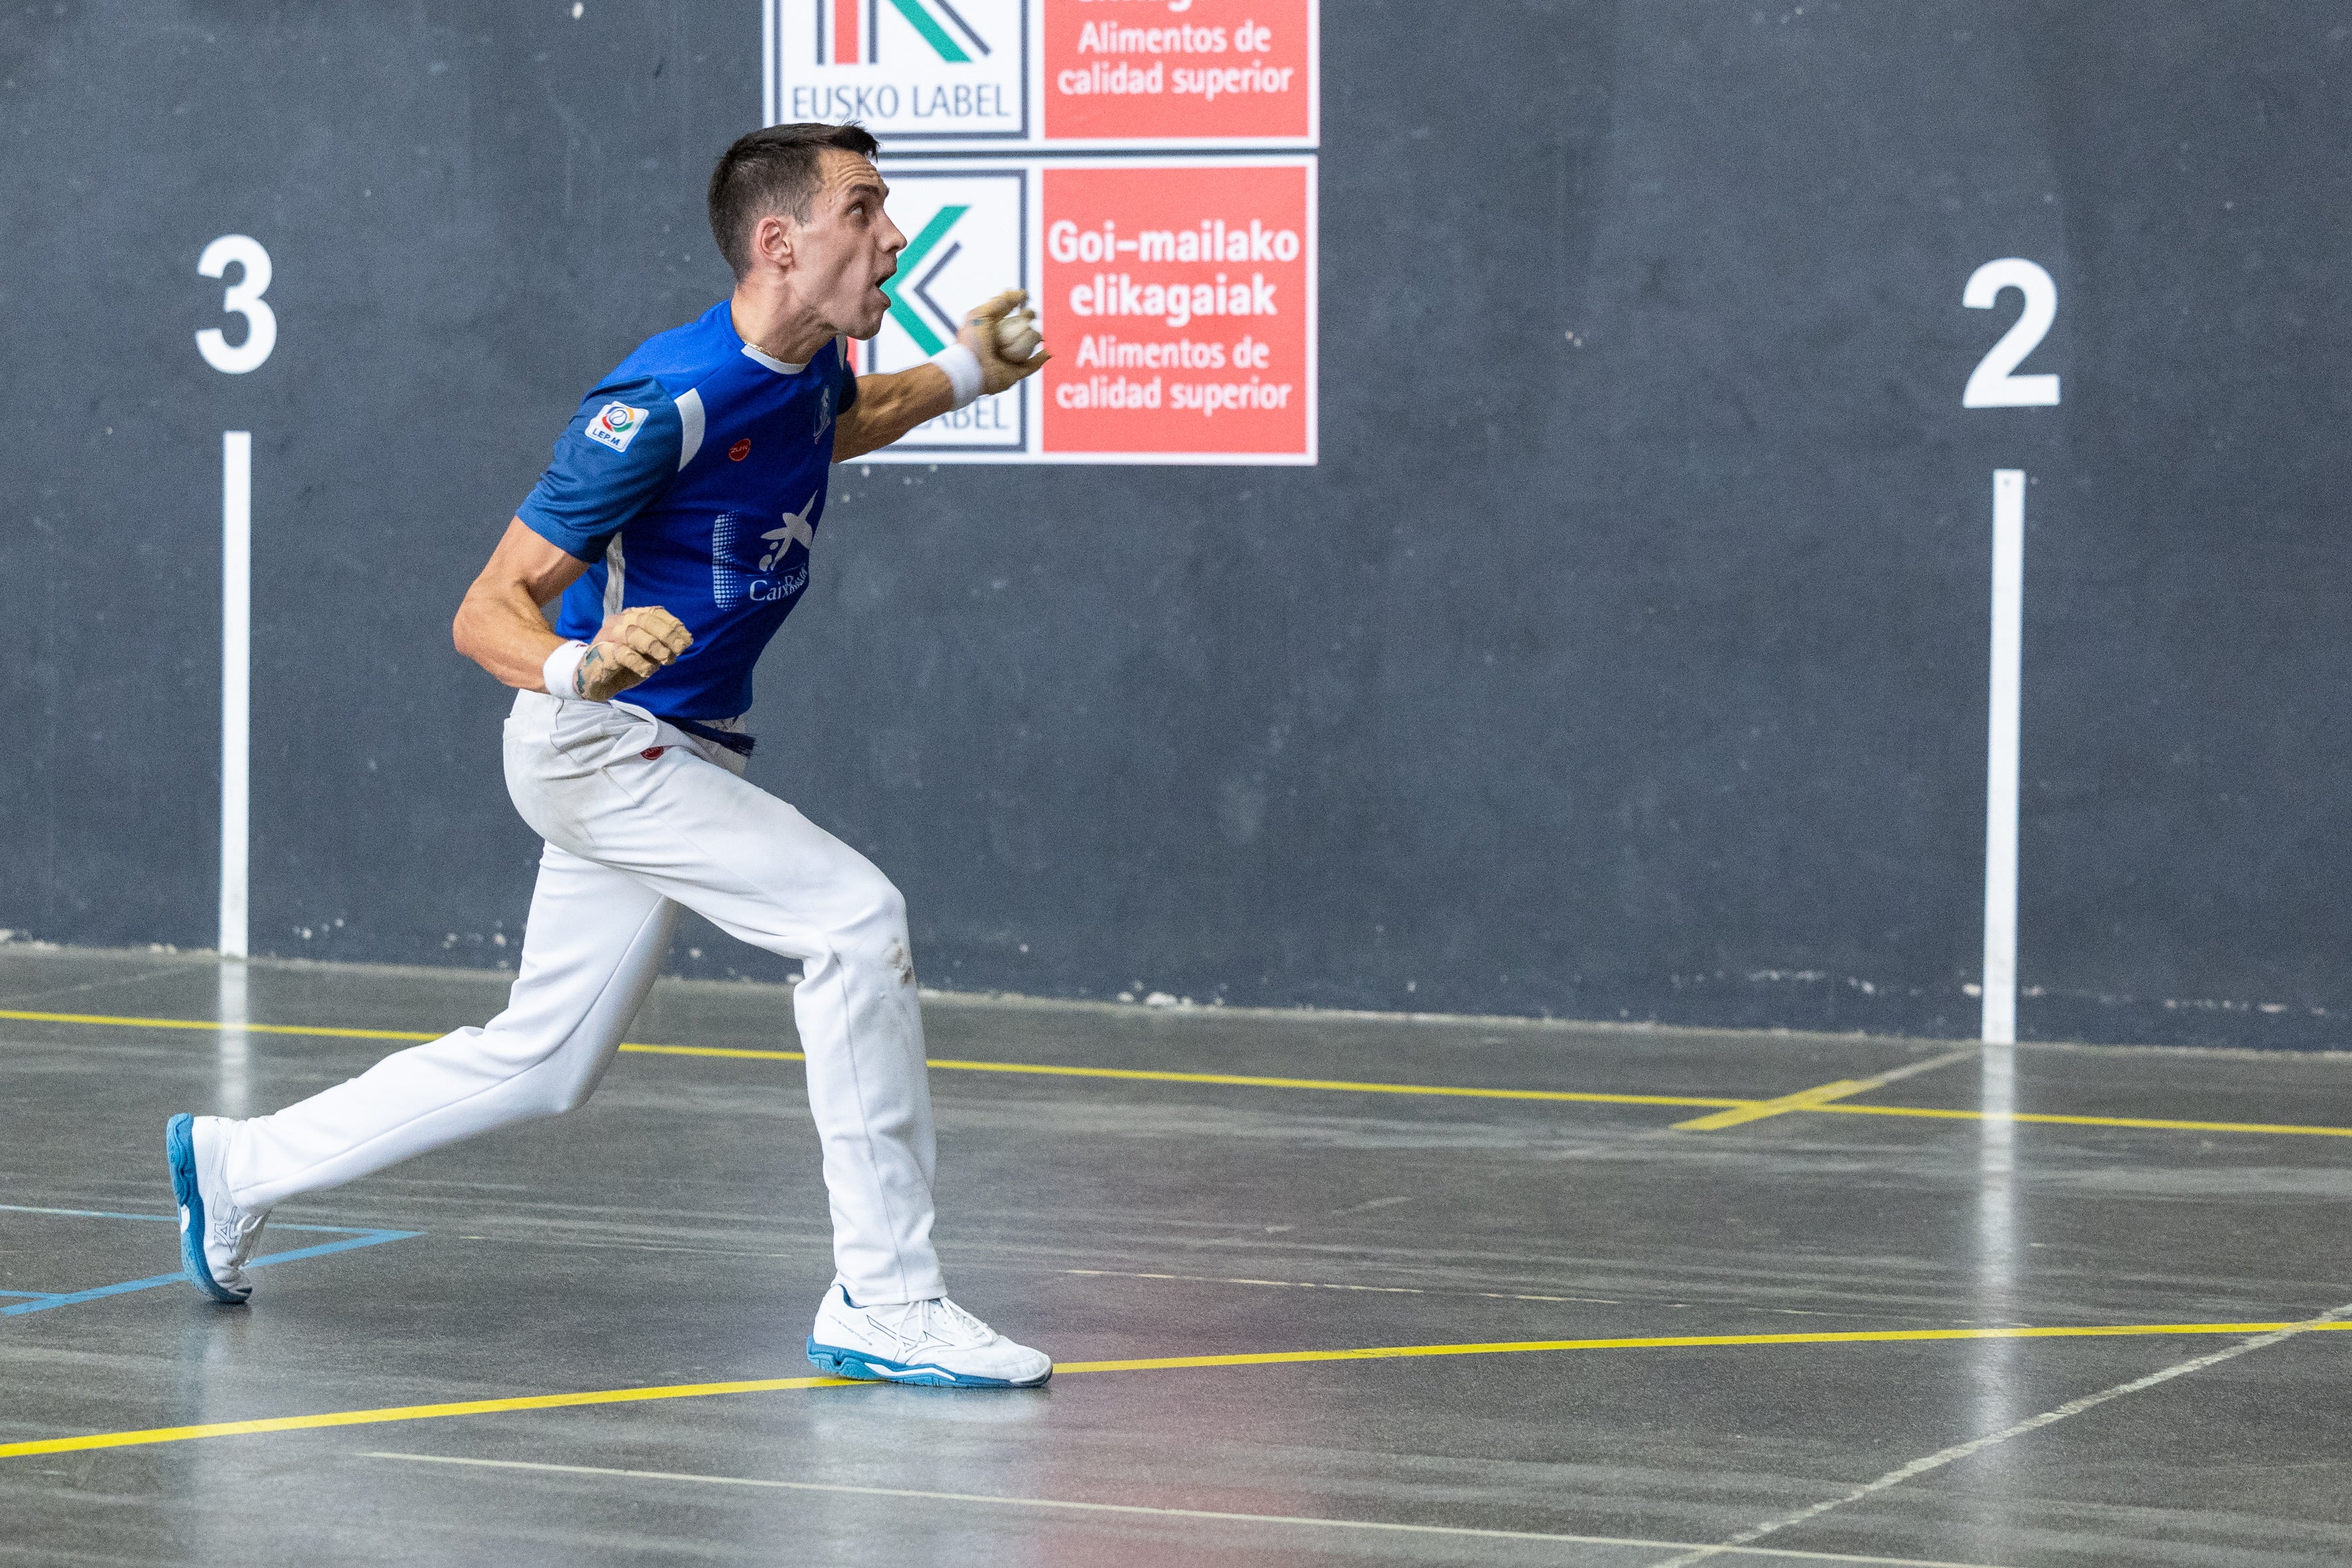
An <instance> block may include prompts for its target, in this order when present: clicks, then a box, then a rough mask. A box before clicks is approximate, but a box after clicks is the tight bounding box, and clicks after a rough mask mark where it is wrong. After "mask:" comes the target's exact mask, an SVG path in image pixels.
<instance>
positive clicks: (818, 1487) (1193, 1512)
mask: <svg viewBox="0 0 2352 1568" xmlns="http://www.w3.org/2000/svg"><path fill="white" fill-rule="evenodd" d="M354 1457H355V1458H362V1459H407V1460H410V1461H413V1462H415V1463H417V1464H425V1465H466V1466H471V1467H474V1468H480V1469H492V1470H537V1471H541V1472H544V1473H547V1474H551V1475H562V1476H623V1477H628V1478H632V1479H637V1480H647V1481H695V1482H698V1483H700V1484H702V1485H704V1486H715V1487H760V1488H767V1489H775V1490H779V1491H796V1492H843V1493H846V1494H848V1495H850V1496H853V1497H894V1498H913V1499H917V1500H922V1501H927V1502H979V1503H995V1504H998V1505H1000V1506H1002V1507H1006V1508H1051V1509H1063V1510H1070V1511H1073V1512H1081V1513H1136V1514H1149V1515H1150V1516H1152V1517H1154V1518H1159V1519H1210V1520H1221V1521H1230V1522H1233V1523H1237V1524H1300V1525H1319V1526H1321V1527H1322V1528H1324V1529H1327V1530H1384V1531H1396V1532H1398V1533H1402V1534H1408V1535H1466V1536H1477V1537H1480V1538H1482V1539H1486V1540H1493V1541H1549V1542H1565V1543H1568V1544H1570V1545H1577V1546H1635V1547H1643V1548H1648V1549H1658V1548H1664V1549H1666V1550H1669V1551H1672V1550H1675V1549H1677V1548H1682V1547H1687V1546H1689V1545H1691V1544H1693V1543H1692V1542H1681V1541H1648V1540H1643V1539H1639V1538H1635V1537H1628V1536H1618V1535H1556V1534H1551V1533H1549V1532H1546V1531H1531V1530H1475V1529H1472V1528H1470V1527H1468V1526H1466V1525H1452V1524H1396V1523H1391V1522H1390V1521H1386V1520H1375V1519H1313V1518H1306V1517H1302V1516H1299V1515H1296V1514H1281V1513H1225V1512H1222V1511H1219V1510H1213V1509H1200V1508H1149V1507H1146V1506H1145V1505H1143V1504H1141V1503H1131V1502H1070V1501H1067V1500H1063V1499H1060V1498H1036V1497H999V1496H995V1495H993V1494H991V1493H987V1492H927V1491H914V1490H911V1489H907V1488H904V1487H853V1486H845V1485H841V1484H839V1483H835V1482H829V1481H771V1480H761V1479H754V1478H752V1477H749V1476H697V1475H687V1474H683V1473H681V1472H678V1471H675V1470H618V1469H608V1468H604V1467H603V1466H600V1465H545V1464H535V1463H533V1462H531V1461H530V1460H527V1459H470V1458H458V1457H457V1456H456V1455H451V1454H401V1453H385V1452H363V1453H361V1454H358V1455H356V1456H354ZM1702 1550H1704V1551H1707V1552H1736V1553H1738V1554H1740V1555H1743V1556H1748V1557H1777V1558H1783V1559H1788V1560H1791V1561H1795V1562H1803V1563H1874V1564H1878V1565H1881V1568H1990V1564H1985V1563H1948V1562H1943V1561H1940V1560H1937V1559H1933V1558H1926V1557H1856V1556H1853V1555H1850V1554H1848V1553H1845V1552H1792V1551H1789V1550H1786V1549H1783V1548H1775V1547H1769V1546H1749V1547H1738V1546H1733V1547H1713V1546H1710V1547H1706V1548H1703V1549H1702Z"/></svg>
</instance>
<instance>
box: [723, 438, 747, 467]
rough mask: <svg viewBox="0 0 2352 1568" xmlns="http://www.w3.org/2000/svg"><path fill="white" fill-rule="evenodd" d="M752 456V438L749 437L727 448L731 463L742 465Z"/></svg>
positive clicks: (728, 458)
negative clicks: (745, 459) (741, 463)
mask: <svg viewBox="0 0 2352 1568" xmlns="http://www.w3.org/2000/svg"><path fill="white" fill-rule="evenodd" d="M750 456H751V437H749V436H746V437H743V438H742V439H741V440H740V441H738V442H736V443H735V444H734V445H733V446H732V447H728V448H727V460H728V461H729V462H730V463H740V462H741V461H742V460H743V459H744V458H748V457H750Z"/></svg>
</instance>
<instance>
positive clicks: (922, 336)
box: [882, 0, 971, 354]
mask: <svg viewBox="0 0 2352 1568" xmlns="http://www.w3.org/2000/svg"><path fill="white" fill-rule="evenodd" d="M906 3H907V4H908V5H911V4H913V0H906ZM970 211H971V206H970V205H969V204H966V205H957V206H943V207H941V208H940V210H939V211H937V212H935V213H933V214H932V215H931V221H930V222H929V223H927V224H925V225H924V226H923V229H922V232H921V233H920V234H918V235H917V236H915V237H914V238H912V239H910V240H908V242H907V248H906V249H904V250H902V251H900V252H899V253H898V271H896V272H894V273H892V274H891V275H890V278H889V279H888V281H887V282H885V283H884V284H883V285H882V292H883V294H884V296H885V297H887V299H888V300H889V301H890V319H891V320H892V321H896V322H898V326H899V329H900V330H901V331H904V332H905V333H906V334H907V335H908V337H910V338H912V339H914V340H915V342H916V344H917V346H919V347H920V348H921V349H922V351H923V352H924V353H927V354H935V353H939V352H940V350H941V349H943V348H945V347H947V346H948V339H949V338H952V337H954V336H955V334H956V329H957V327H958V325H959V322H958V321H957V320H956V317H955V314H954V312H952V311H950V310H944V309H942V308H941V307H940V302H939V301H938V300H934V299H932V298H931V296H930V293H929V289H930V287H931V285H932V284H933V283H934V282H936V281H937V280H938V279H939V276H940V272H941V271H943V270H945V268H947V266H948V264H949V263H950V262H952V261H953V260H955V258H957V256H959V255H960V254H961V253H962V250H963V247H962V246H961V245H960V244H954V243H950V245H949V246H948V247H947V249H946V250H945V251H943V252H941V253H940V258H939V259H938V260H937V261H933V262H931V266H930V269H929V271H927V272H925V273H924V274H923V275H922V276H921V277H919V278H916V277H915V269H916V268H919V267H920V266H922V264H923V263H924V262H925V261H926V260H929V258H930V255H931V252H933V251H934V250H938V249H939V247H940V241H941V240H943V239H946V238H947V237H948V231H949V230H950V229H952V228H954V227H955V226H956V225H957V224H958V223H960V222H961V221H962V219H963V215H964V214H966V213H968V212H970ZM910 278H911V279H914V281H913V282H912V283H911V284H905V283H904V280H905V279H910ZM902 284H903V285H904V286H903V287H902ZM910 297H911V298H910ZM918 306H920V307H921V309H917V307H918ZM927 312H928V314H927ZM934 323H936V327H935V325H934ZM938 328H944V329H945V331H946V333H947V336H946V337H941V336H940V331H938V330H937V329H938Z"/></svg>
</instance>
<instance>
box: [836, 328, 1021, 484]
mask: <svg viewBox="0 0 2352 1568" xmlns="http://www.w3.org/2000/svg"><path fill="white" fill-rule="evenodd" d="M1028 298H1029V296H1028V295H1026V294H1024V293H1023V292H1022V291H1021V290H1020V289H1007V290H1005V291H1004V292H1003V293H1002V294H999V295H998V296H997V297H996V298H995V299H993V300H989V301H988V302H987V303H986V304H984V305H982V306H981V307H980V308H979V309H978V310H974V311H972V313H971V315H969V316H967V317H965V318H964V323H963V330H962V331H960V332H958V333H957V334H956V342H960V343H961V344H962V345H963V346H964V347H966V348H968V349H970V350H971V352H972V353H973V354H974V356H976V357H977V358H978V359H979V361H980V390H981V392H982V394H983V395H985V394H988V393H995V392H1003V390H1004V389H1005V388H1006V387H1009V386H1011V385H1012V384H1013V383H1014V382H1017V381H1021V380H1024V379H1025V378H1027V377H1029V376H1033V375H1034V374H1037V373H1038V372H1039V371H1041V370H1043V369H1045V362H1046V361H1047V360H1049V359H1051V358H1053V357H1054V356H1053V355H1051V354H1049V353H1045V351H1044V349H1043V347H1042V346H1041V343H1040V340H1039V339H1038V338H1037V336H1036V334H1035V333H1034V331H1030V330H1029V327H1030V323H1031V322H1033V321H1034V320H1035V318H1034V316H1033V315H1032V314H1030V313H1029V312H1027V311H1025V310H1022V309H1021V308H1022V306H1023V304H1024V302H1025V301H1026V300H1028ZM1015 311H1020V312H1021V313H1020V314H1019V316H1018V317H1017V318H1016V320H1015V321H1014V322H1013V323H1012V330H1013V331H1014V334H1015V342H1014V343H1013V350H1014V352H1015V353H1019V354H1020V355H1021V357H1020V358H1018V359H1012V358H1008V357H1006V354H1005V352H1004V351H1005V345H1004V344H1003V342H1001V341H1000V339H999V334H998V331H997V327H998V323H1000V322H1002V321H1004V319H1005V318H1006V317H1007V316H1011V315H1013V313H1014V312H1015ZM954 406H955V384H954V383H953V382H951V381H950V380H949V379H948V373H947V372H945V371H943V370H941V369H940V367H939V366H937V365H935V364H919V365H917V366H915V368H914V369H912V370H902V371H900V372H898V374H896V375H861V376H859V377H858V378H857V401H856V402H855V403H853V404H851V405H849V409H848V412H846V413H845V414H843V415H842V416H840V417H839V418H838V419H836V420H835V421H834V425H833V460H834V461H835V462H836V463H845V462H847V461H849V459H850V458H860V457H864V456H865V455H866V453H868V452H871V451H873V450H874V449H875V448H876V447H887V446H888V445H889V444H890V443H891V442H893V441H895V440H897V439H898V437H901V436H904V435H905V434H906V433H907V432H908V431H909V430H912V429H913V428H914V427H915V426H918V425H920V424H921V423H922V422H923V421H924V420H926V419H936V418H938V417H939V416H940V415H942V414H945V413H946V412H947V411H948V410H949V409H950V408H952V407H954Z"/></svg>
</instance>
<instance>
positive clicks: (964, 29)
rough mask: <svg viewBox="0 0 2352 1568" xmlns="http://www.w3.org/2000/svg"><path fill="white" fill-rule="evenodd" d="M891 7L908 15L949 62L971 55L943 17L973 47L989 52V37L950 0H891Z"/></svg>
mask: <svg viewBox="0 0 2352 1568" xmlns="http://www.w3.org/2000/svg"><path fill="white" fill-rule="evenodd" d="M890 8H891V9H892V10H894V11H896V12H898V15H899V16H904V17H905V18H906V19H907V25H908V26H910V27H912V28H914V29H915V31H916V33H917V34H918V35H919V37H921V38H922V40H923V42H925V43H926V44H929V46H930V47H931V52H932V53H933V54H935V55H937V56H939V57H940V58H941V59H943V60H946V61H948V62H950V64H964V63H968V62H969V61H970V60H971V55H969V54H966V53H965V52H964V47H963V45H961V44H959V43H957V42H956V40H955V38H954V37H952V36H950V34H949V32H948V29H947V27H946V26H942V25H941V24H942V20H944V21H945V22H946V23H950V24H952V25H953V26H954V27H955V29H956V31H957V32H959V33H961V34H962V35H963V36H964V37H965V38H966V39H967V40H969V41H970V43H971V47H973V48H975V49H978V50H979V51H980V52H981V53H982V54H983V55H984V54H987V53H989V52H990V50H989V47H988V42H987V40H986V39H984V38H982V37H981V36H980V35H979V34H978V33H977V32H974V31H973V30H972V26H971V23H969V22H967V21H965V20H964V19H963V17H962V16H959V15H958V14H957V12H956V8H955V7H954V6H952V5H949V4H948V0H890Z"/></svg>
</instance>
